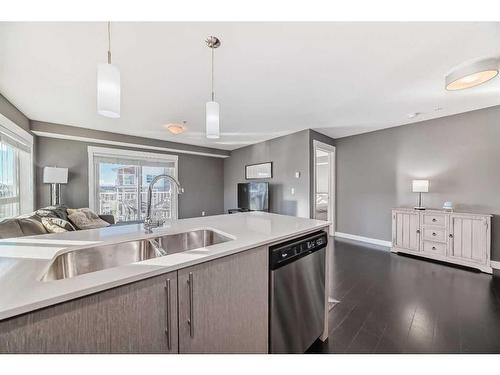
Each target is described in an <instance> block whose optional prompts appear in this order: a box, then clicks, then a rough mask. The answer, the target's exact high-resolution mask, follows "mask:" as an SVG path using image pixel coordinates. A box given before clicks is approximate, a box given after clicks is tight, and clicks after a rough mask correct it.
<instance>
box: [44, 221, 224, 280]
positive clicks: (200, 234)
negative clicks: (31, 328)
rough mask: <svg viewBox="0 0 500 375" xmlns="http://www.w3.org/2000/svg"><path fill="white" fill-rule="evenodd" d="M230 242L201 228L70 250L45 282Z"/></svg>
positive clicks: (60, 256)
mask: <svg viewBox="0 0 500 375" xmlns="http://www.w3.org/2000/svg"><path fill="white" fill-rule="evenodd" d="M230 240H231V238H229V237H226V236H223V235H221V234H219V233H217V232H215V231H213V230H209V229H201V230H195V231H191V232H183V233H176V234H169V235H164V236H160V237H155V238H153V239H144V240H136V241H128V242H121V243H116V244H112V245H102V246H95V247H91V248H88V249H79V250H73V251H68V252H66V253H63V254H60V255H58V256H57V257H56V258H55V259H54V261H53V262H52V263H51V265H50V266H49V269H48V270H47V273H46V274H45V275H44V276H43V278H42V281H52V280H60V279H67V278H71V277H75V276H78V275H82V274H85V273H90V272H96V271H100V270H104V269H108V268H114V267H119V266H123V265H127V264H131V263H135V262H140V261H143V260H147V259H152V258H157V257H160V256H165V255H170V254H175V253H180V252H183V251H188V250H193V249H198V248H202V247H207V246H211V245H216V244H219V243H223V242H227V241H230ZM158 247H159V248H160V249H158ZM160 250H161V251H160Z"/></svg>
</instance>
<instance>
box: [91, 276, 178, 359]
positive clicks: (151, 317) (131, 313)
mask: <svg viewBox="0 0 500 375" xmlns="http://www.w3.org/2000/svg"><path fill="white" fill-rule="evenodd" d="M99 302H100V303H101V304H102V306H103V307H105V311H106V314H107V317H106V319H107V321H108V322H109V329H110V332H111V336H110V337H111V339H110V352H111V353H178V352H179V350H178V340H177V337H178V331H177V329H178V321H177V272H171V273H169V274H167V275H162V276H158V277H153V278H150V279H146V280H142V281H140V282H137V283H132V284H129V285H127V286H124V287H121V288H116V289H112V290H110V291H107V292H104V293H101V294H100V296H99Z"/></svg>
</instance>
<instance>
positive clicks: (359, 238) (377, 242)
mask: <svg viewBox="0 0 500 375" xmlns="http://www.w3.org/2000/svg"><path fill="white" fill-rule="evenodd" d="M335 237H339V238H347V239H349V240H354V241H361V242H366V243H370V244H373V245H379V246H385V247H392V242H391V241H384V240H378V239H376V238H370V237H363V236H356V235H354V234H349V233H342V232H335Z"/></svg>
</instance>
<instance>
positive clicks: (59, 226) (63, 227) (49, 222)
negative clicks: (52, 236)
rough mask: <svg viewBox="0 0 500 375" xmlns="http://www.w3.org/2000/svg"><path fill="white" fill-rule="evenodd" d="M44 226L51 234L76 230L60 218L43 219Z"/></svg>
mask: <svg viewBox="0 0 500 375" xmlns="http://www.w3.org/2000/svg"><path fill="white" fill-rule="evenodd" d="M42 224H43V226H44V227H45V229H47V232H49V233H61V232H68V231H73V230H76V229H75V227H74V226H73V225H72V224H71V223H70V222H69V221H66V220H63V219H59V218H58V217H42Z"/></svg>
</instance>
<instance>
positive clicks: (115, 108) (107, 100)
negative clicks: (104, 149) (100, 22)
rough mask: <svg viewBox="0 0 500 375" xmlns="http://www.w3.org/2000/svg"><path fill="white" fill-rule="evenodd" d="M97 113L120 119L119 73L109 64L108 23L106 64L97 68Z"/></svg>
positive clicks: (109, 37) (109, 29)
mask: <svg viewBox="0 0 500 375" xmlns="http://www.w3.org/2000/svg"><path fill="white" fill-rule="evenodd" d="M97 112H98V113H99V114H100V115H102V116H105V117H110V118H119V117H120V71H119V70H118V68H117V67H116V66H115V65H112V64H111V24H110V22H108V63H107V64H99V65H98V66H97Z"/></svg>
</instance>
